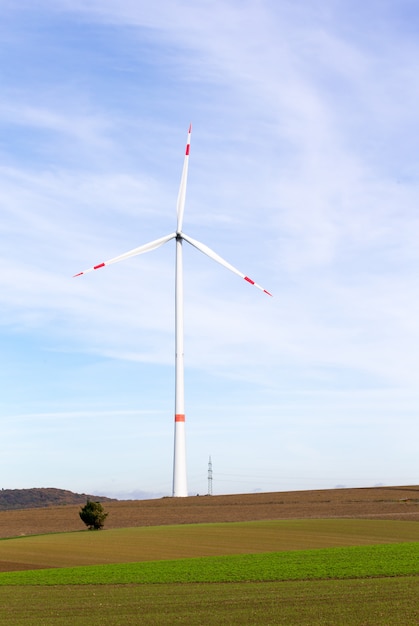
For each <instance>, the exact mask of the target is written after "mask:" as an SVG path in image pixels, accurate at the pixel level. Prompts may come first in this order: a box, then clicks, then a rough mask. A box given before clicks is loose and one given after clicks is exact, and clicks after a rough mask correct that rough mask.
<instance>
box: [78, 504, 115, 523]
mask: <svg viewBox="0 0 419 626" xmlns="http://www.w3.org/2000/svg"><path fill="white" fill-rule="evenodd" d="M79 515H80V518H81V520H82V521H83V522H84V523H85V524H86V526H87V527H88V529H89V530H100V529H101V528H103V525H104V523H105V519H106V518H107V517H108V514H107V513H105V511H104V510H103V506H102V505H101V503H100V502H91V501H90V500H88V501H87V504H85V505H84V507H82V509H81V510H80V511H79Z"/></svg>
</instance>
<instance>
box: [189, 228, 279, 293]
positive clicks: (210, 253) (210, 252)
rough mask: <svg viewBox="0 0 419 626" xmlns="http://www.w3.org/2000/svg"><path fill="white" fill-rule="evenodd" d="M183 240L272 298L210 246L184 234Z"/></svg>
mask: <svg viewBox="0 0 419 626" xmlns="http://www.w3.org/2000/svg"><path fill="white" fill-rule="evenodd" d="M182 239H184V240H185V241H187V242H188V243H190V244H191V246H194V248H196V249H197V250H200V252H203V253H204V254H206V255H207V256H209V258H210V259H213V260H214V261H217V263H220V265H223V266H224V267H226V268H227V269H228V270H230V271H232V272H234V274H237V276H241V278H244V280H246V281H247V282H248V283H250V284H251V285H254V286H255V287H257V288H258V289H260V290H261V291H263V292H264V293H266V294H267V295H268V296H272V294H271V293H269V291H266V289H264V288H263V287H261V286H260V285H258V284H257V283H255V281H254V280H252V279H251V278H249V277H248V276H246V274H243V272H240V270H238V269H237V268H235V267H234V266H233V265H231V264H230V263H228V262H227V261H225V260H224V259H223V258H222V257H220V255H219V254H217V253H216V252H214V250H211V248H208V246H206V245H205V244H203V243H201V242H200V241H196V239H192V237H189V236H188V235H185V234H183V233H182Z"/></svg>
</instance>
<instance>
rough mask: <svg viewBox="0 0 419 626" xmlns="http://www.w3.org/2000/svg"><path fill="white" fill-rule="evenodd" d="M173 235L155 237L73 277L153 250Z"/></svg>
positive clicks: (173, 234)
mask: <svg viewBox="0 0 419 626" xmlns="http://www.w3.org/2000/svg"><path fill="white" fill-rule="evenodd" d="M175 237H176V233H172V234H171V235H166V236H165V237H160V239H155V240H154V241H150V242H149V243H145V244H143V245H142V246H138V248H134V249H133V250H129V251H128V252H124V254H120V255H119V256H116V257H114V258H113V259H109V261H104V262H103V263H99V264H98V265H94V266H93V267H90V268H89V269H88V270H84V271H83V272H79V273H78V274H74V276H73V278H75V277H76V276H82V275H83V274H88V273H89V272H92V271H93V270H98V269H100V268H101V267H105V265H112V263H118V261H125V259H129V258H130V257H132V256H137V254H143V253H144V252H150V251H151V250H155V249H156V248H159V247H160V246H162V245H163V244H165V243H167V242H168V241H170V240H171V239H174V238H175Z"/></svg>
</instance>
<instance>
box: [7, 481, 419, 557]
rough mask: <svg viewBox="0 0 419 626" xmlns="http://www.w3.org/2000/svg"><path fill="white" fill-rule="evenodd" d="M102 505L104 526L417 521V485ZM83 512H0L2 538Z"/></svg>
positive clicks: (77, 525)
mask: <svg viewBox="0 0 419 626" xmlns="http://www.w3.org/2000/svg"><path fill="white" fill-rule="evenodd" d="M104 508H105V510H106V511H107V512H108V513H109V516H108V518H107V520H106V524H105V528H129V527H132V526H160V525H167V524H195V523H204V522H238V521H256V520H274V519H275V520H279V519H303V518H313V519H316V518H317V519H319V518H345V517H346V518H348V517H349V518H359V519H361V518H374V519H397V520H410V521H419V486H406V487H372V488H362V489H327V490H318V491H287V492H274V493H255V494H241V495H226V496H192V497H188V498H162V499H159V500H121V501H118V502H109V503H106V504H105V505H104ZM79 510H80V506H78V505H76V506H75V505H70V506H56V507H48V508H44V509H23V510H14V511H0V537H16V536H19V535H34V534H44V533H53V532H68V531H75V530H83V529H84V528H85V526H84V524H83V523H82V522H81V520H80V518H79V515H78V512H79ZM0 551H1V546H0Z"/></svg>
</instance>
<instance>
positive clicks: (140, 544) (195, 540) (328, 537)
mask: <svg viewBox="0 0 419 626" xmlns="http://www.w3.org/2000/svg"><path fill="white" fill-rule="evenodd" d="M401 541H419V524H418V523H417V522H403V521H397V520H336V519H322V520H294V521H290V520H273V521H265V522H247V523H245V522H236V523H234V522H233V523H229V524H187V525H180V526H157V527H140V528H128V529H127V528H120V529H115V530H107V531H101V532H88V531H82V532H77V533H59V534H48V535H37V536H29V537H19V538H15V539H5V540H2V541H0V571H1V570H3V571H5V570H13V569H34V568H40V567H41V568H45V567H71V566H75V565H96V564H101V563H122V562H125V563H126V562H136V561H150V560H162V559H182V558H188V557H202V556H215V555H229V554H249V553H257V552H277V551H283V550H304V549H310V548H330V547H335V546H353V545H371V544H378V543H394V542H401Z"/></svg>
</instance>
